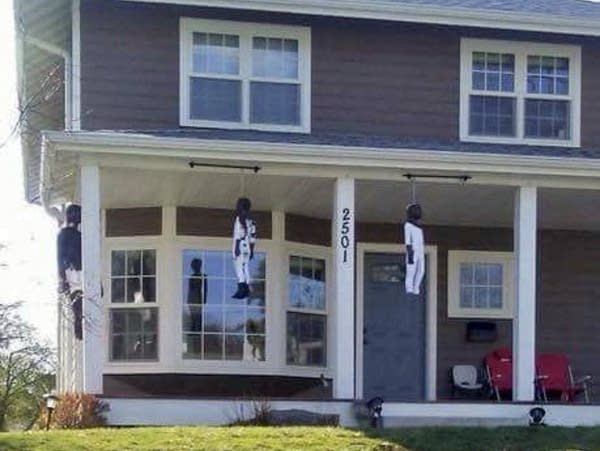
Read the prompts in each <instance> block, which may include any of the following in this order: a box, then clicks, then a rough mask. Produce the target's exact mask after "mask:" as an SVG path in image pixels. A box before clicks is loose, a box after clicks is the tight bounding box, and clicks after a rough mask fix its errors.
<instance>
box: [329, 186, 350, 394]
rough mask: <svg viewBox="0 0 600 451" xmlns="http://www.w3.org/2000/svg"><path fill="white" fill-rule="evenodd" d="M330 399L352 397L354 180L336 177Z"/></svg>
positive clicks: (333, 224)
mask: <svg viewBox="0 0 600 451" xmlns="http://www.w3.org/2000/svg"><path fill="white" fill-rule="evenodd" d="M333 208H334V210H333V221H332V227H333V231H332V238H333V251H334V260H333V265H334V268H333V278H334V280H333V293H334V296H333V302H334V315H335V321H334V340H333V349H334V355H333V363H334V367H333V396H334V397H335V398H339V399H353V398H354V378H355V371H354V359H355V357H354V309H355V307H354V306H355V302H354V179H353V178H350V177H342V178H338V179H337V180H336V182H335V188H334V207H333Z"/></svg>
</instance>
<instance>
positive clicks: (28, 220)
mask: <svg viewBox="0 0 600 451" xmlns="http://www.w3.org/2000/svg"><path fill="white" fill-rule="evenodd" d="M0 55H2V57H3V59H4V61H2V65H1V66H0V146H1V147H0V208H1V211H0V246H1V245H5V246H6V247H5V248H3V247H0V303H6V302H13V301H23V302H24V306H23V309H22V312H21V315H22V316H23V318H25V319H26V320H27V321H28V322H30V323H31V324H32V325H34V326H35V327H36V328H37V329H38V332H39V334H40V336H41V337H40V338H41V339H45V340H48V341H50V342H51V343H52V344H55V343H56V262H55V256H56V252H55V248H56V245H55V241H56V233H57V226H56V222H55V221H54V220H52V219H50V218H49V217H48V215H46V213H45V212H44V209H43V208H41V207H39V206H36V205H29V204H27V203H26V202H25V197H24V194H23V170H22V165H21V149H20V144H19V140H18V138H17V137H16V136H14V137H13V138H12V139H11V140H10V141H9V142H8V143H6V145H4V146H2V143H4V142H5V140H6V138H7V136H8V135H9V133H10V130H11V128H12V127H13V126H14V124H15V121H16V118H17V114H18V109H17V94H16V66H15V43H14V33H13V24H12V0H0Z"/></svg>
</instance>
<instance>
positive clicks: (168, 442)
mask: <svg viewBox="0 0 600 451" xmlns="http://www.w3.org/2000/svg"><path fill="white" fill-rule="evenodd" d="M567 449H583V450H600V428H576V429H567V428H497V429H485V428H450V427H447V428H414V429H394V430H384V431H377V432H375V431H356V430H351V429H342V428H325V427H319V428H317V427H315V428H307V427H295V428H294V427H292V428H274V427H271V428H269V427H221V428H216V427H215V428H211V427H179V428H123V429H94V430H86V431H51V432H48V433H46V432H26V433H5V434H0V450H1V451H29V450H36V451H78V450H94V451H96V450H98V451H104V450H118V451H126V450H127V451H128V450H156V451H159V450H160V451H171V450H172V451H183V450H210V451H217V450H249V451H250V450H252V451H254V450H286V451H288V450H336V451H337V450H381V451H384V450H386V451H387V450H398V451H400V450H436V451H438V450H439V451H443V450H468V451H477V450H486V451H488V450H490V451H491V450H567Z"/></svg>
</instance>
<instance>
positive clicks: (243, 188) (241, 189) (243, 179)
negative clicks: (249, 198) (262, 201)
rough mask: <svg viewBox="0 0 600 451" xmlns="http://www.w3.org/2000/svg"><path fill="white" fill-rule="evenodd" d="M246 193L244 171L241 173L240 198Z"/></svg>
mask: <svg viewBox="0 0 600 451" xmlns="http://www.w3.org/2000/svg"><path fill="white" fill-rule="evenodd" d="M245 193H246V177H245V176H244V171H240V195H239V197H244V194H245Z"/></svg>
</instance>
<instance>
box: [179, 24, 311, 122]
mask: <svg viewBox="0 0 600 451" xmlns="http://www.w3.org/2000/svg"><path fill="white" fill-rule="evenodd" d="M180 69H181V70H180V76H181V79H180V93H181V94H180V95H181V98H180V107H181V111H180V114H181V118H180V121H181V125H185V126H197V127H218V128H252V129H258V130H273V131H296V132H309V131H310V29H309V28H304V27H292V26H281V25H265V24H252V23H243V22H228V21H212V20H203V19H187V18H186V19H182V20H181V68H180Z"/></svg>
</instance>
